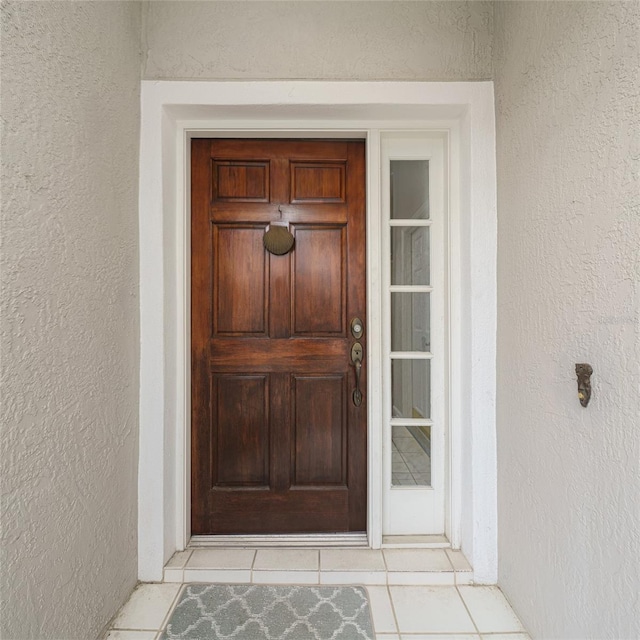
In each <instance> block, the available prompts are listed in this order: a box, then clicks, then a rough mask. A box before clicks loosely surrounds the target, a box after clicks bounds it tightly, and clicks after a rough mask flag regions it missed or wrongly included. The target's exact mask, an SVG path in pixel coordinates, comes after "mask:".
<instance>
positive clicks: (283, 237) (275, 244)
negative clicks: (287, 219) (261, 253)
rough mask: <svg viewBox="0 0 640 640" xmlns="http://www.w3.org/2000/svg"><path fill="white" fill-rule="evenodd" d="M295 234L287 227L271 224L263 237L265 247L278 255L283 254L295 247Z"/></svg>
mask: <svg viewBox="0 0 640 640" xmlns="http://www.w3.org/2000/svg"><path fill="white" fill-rule="evenodd" d="M293 241H294V239H293V236H292V235H291V233H290V232H289V230H288V229H287V228H286V227H282V226H279V225H271V226H270V227H269V228H268V229H267V231H266V232H265V234H264V237H263V238H262V243H263V244H264V248H265V249H266V250H267V251H268V252H269V253H273V254H275V255H276V256H283V255H284V254H285V253H288V252H289V251H291V249H292V248H293Z"/></svg>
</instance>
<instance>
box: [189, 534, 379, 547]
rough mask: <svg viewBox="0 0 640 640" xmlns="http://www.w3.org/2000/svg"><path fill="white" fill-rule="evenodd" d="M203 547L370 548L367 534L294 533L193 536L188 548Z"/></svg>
mask: <svg viewBox="0 0 640 640" xmlns="http://www.w3.org/2000/svg"><path fill="white" fill-rule="evenodd" d="M202 547H367V548H368V547H369V541H368V540H367V534H366V533H363V532H359V533H294V534H273V535H231V536H227V535H209V536H191V540H189V544H188V545H187V548H189V549H195V548H202Z"/></svg>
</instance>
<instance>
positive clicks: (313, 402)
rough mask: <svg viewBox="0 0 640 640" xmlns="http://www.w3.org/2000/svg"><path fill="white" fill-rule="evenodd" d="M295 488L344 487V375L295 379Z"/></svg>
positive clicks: (293, 452)
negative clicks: (310, 486)
mask: <svg viewBox="0 0 640 640" xmlns="http://www.w3.org/2000/svg"><path fill="white" fill-rule="evenodd" d="M293 382H294V392H293V404H294V407H293V411H292V414H293V416H294V418H295V420H294V424H295V433H294V441H293V451H292V457H293V461H294V472H293V478H294V484H295V485H345V484H346V473H345V470H346V460H347V429H346V426H347V424H346V423H347V419H346V418H347V416H346V403H345V398H346V390H345V384H346V380H345V376H344V375H336V376H294V377H293Z"/></svg>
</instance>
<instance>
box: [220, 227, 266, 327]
mask: <svg viewBox="0 0 640 640" xmlns="http://www.w3.org/2000/svg"><path fill="white" fill-rule="evenodd" d="M263 234H264V228H263V227H232V226H231V227H225V226H216V227H214V232H213V255H214V259H215V269H214V279H213V292H212V294H213V299H214V301H215V303H214V309H213V335H214V336H215V335H234V336H241V335H247V334H248V335H253V336H255V335H264V334H265V333H266V332H267V326H268V321H267V318H268V312H269V310H268V309H269V301H268V290H267V282H268V278H269V275H268V268H269V263H268V260H267V257H266V252H265V250H264V246H263V244H262V236H263Z"/></svg>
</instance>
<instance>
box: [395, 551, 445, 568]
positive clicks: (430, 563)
mask: <svg viewBox="0 0 640 640" xmlns="http://www.w3.org/2000/svg"><path fill="white" fill-rule="evenodd" d="M384 558H385V560H386V562H387V569H388V570H389V571H451V572H453V569H452V568H451V563H450V562H449V559H448V558H447V554H446V553H445V551H444V549H385V550H384Z"/></svg>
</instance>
